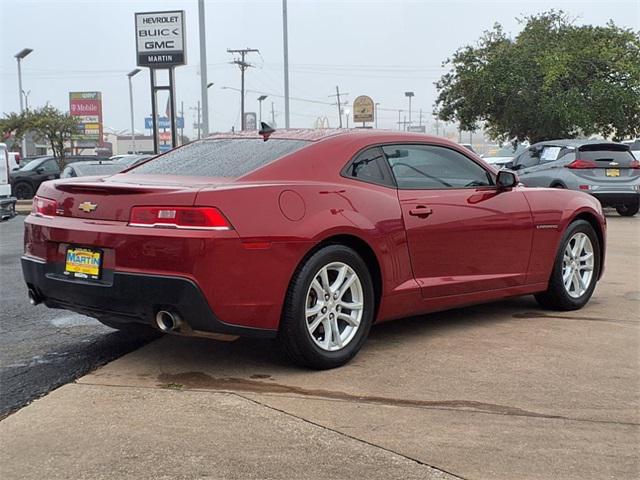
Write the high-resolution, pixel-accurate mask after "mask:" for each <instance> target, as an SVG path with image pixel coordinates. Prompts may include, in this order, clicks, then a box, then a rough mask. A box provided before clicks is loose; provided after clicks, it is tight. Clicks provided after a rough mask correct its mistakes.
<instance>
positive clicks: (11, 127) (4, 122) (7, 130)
mask: <svg viewBox="0 0 640 480" xmlns="http://www.w3.org/2000/svg"><path fill="white" fill-rule="evenodd" d="M28 117H29V115H28V113H27V112H24V113H15V112H11V113H8V114H5V116H4V118H0V138H2V141H4V140H6V139H8V138H10V137H12V140H13V145H14V146H15V145H20V144H21V143H22V138H23V137H24V135H25V134H26V133H27V131H28V130H29V118H28Z"/></svg>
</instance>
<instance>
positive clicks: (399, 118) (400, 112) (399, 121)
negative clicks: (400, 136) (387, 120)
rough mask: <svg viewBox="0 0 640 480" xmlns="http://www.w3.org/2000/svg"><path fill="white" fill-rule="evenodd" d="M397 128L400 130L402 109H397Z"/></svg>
mask: <svg viewBox="0 0 640 480" xmlns="http://www.w3.org/2000/svg"><path fill="white" fill-rule="evenodd" d="M398 130H402V110H398Z"/></svg>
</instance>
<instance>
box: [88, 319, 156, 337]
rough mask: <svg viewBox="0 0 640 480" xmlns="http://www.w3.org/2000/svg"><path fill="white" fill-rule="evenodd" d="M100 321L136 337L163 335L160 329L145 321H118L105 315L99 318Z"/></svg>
mask: <svg viewBox="0 0 640 480" xmlns="http://www.w3.org/2000/svg"><path fill="white" fill-rule="evenodd" d="M98 321H99V322H100V323H102V324H103V325H106V326H107V327H109V328H113V329H115V330H120V331H121V332H125V333H128V334H130V335H134V336H136V337H149V338H154V337H159V336H160V335H161V332H160V331H159V330H157V329H155V328H153V327H152V326H151V325H146V324H144V323H137V322H118V321H116V320H112V319H110V318H104V317H102V318H98Z"/></svg>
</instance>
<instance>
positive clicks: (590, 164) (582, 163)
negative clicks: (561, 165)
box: [566, 159, 598, 169]
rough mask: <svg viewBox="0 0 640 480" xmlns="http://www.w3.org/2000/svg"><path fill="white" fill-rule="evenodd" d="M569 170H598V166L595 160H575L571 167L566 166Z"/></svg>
mask: <svg viewBox="0 0 640 480" xmlns="http://www.w3.org/2000/svg"><path fill="white" fill-rule="evenodd" d="M566 167H567V168H578V169H583V168H598V164H597V163H596V162H594V161H593V160H577V159H576V160H574V161H573V162H571V163H570V164H569V165H566Z"/></svg>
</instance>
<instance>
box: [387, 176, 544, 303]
mask: <svg viewBox="0 0 640 480" xmlns="http://www.w3.org/2000/svg"><path fill="white" fill-rule="evenodd" d="M398 197H399V200H400V205H401V207H402V212H403V217H404V222H405V227H406V230H407V238H408V242H409V250H410V253H411V262H412V267H413V271H414V275H415V277H416V280H417V281H418V283H419V284H420V286H421V287H422V293H423V296H424V297H426V298H434V297H441V296H448V295H460V294H465V293H473V292H478V291H485V290H495V289H501V288H506V287H512V286H518V285H523V284H524V282H525V279H526V275H527V268H528V263H529V253H530V250H531V240H532V233H533V230H532V229H533V223H532V219H531V212H530V209H529V205H528V203H527V201H526V199H525V198H524V194H523V193H522V191H521V190H519V189H517V188H516V189H514V190H512V191H503V192H499V193H498V192H497V190H496V189H495V188H491V187H482V188H477V189H473V188H471V189H469V188H464V189H429V190H398ZM421 213H422V214H421Z"/></svg>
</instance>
